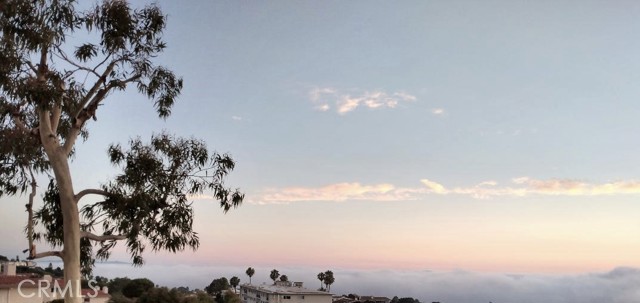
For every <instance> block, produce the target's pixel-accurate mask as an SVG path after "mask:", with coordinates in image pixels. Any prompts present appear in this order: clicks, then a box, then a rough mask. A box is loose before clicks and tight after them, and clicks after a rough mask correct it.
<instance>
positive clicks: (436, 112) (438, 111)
mask: <svg viewBox="0 0 640 303" xmlns="http://www.w3.org/2000/svg"><path fill="white" fill-rule="evenodd" d="M431 113H432V114H434V115H438V116H442V115H444V113H445V111H444V108H434V109H432V110H431Z"/></svg>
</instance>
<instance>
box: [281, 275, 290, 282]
mask: <svg viewBox="0 0 640 303" xmlns="http://www.w3.org/2000/svg"><path fill="white" fill-rule="evenodd" d="M280 281H282V282H287V281H289V277H287V275H282V276H280Z"/></svg>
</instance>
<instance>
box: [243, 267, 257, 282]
mask: <svg viewBox="0 0 640 303" xmlns="http://www.w3.org/2000/svg"><path fill="white" fill-rule="evenodd" d="M245 273H246V274H247V276H249V284H251V277H253V275H254V274H255V273H256V270H255V269H253V267H249V268H247V271H245Z"/></svg>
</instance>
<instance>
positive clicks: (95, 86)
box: [75, 60, 119, 119]
mask: <svg viewBox="0 0 640 303" xmlns="http://www.w3.org/2000/svg"><path fill="white" fill-rule="evenodd" d="M118 62H119V60H113V61H111V63H109V65H108V66H107V68H106V69H105V70H104V72H103V73H102V75H98V80H97V81H96V83H94V84H93V86H92V87H91V89H90V90H89V92H87V95H86V96H84V98H83V99H82V101H81V102H80V106H79V107H78V111H77V112H76V114H75V118H76V119H78V118H79V116H80V115H81V114H82V112H83V111H85V107H86V106H87V104H88V103H89V101H91V100H94V99H95V98H94V95H95V94H96V92H97V91H98V89H99V88H100V86H102V85H103V84H104V83H105V82H106V81H107V76H108V75H109V74H110V73H111V72H112V71H113V69H114V68H115V67H116V64H118Z"/></svg>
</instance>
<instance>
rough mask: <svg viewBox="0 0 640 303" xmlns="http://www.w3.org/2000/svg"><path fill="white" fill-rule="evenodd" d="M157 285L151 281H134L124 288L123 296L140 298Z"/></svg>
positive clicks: (142, 279) (144, 279)
mask: <svg viewBox="0 0 640 303" xmlns="http://www.w3.org/2000/svg"><path fill="white" fill-rule="evenodd" d="M154 285H155V284H153V282H152V281H151V280H149V279H146V278H141V279H133V280H131V281H129V283H127V284H126V285H125V286H124V288H122V294H123V295H125V296H126V297H128V298H138V297H140V296H141V295H142V294H143V293H145V292H147V291H149V290H150V289H152V288H153V287H154Z"/></svg>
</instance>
